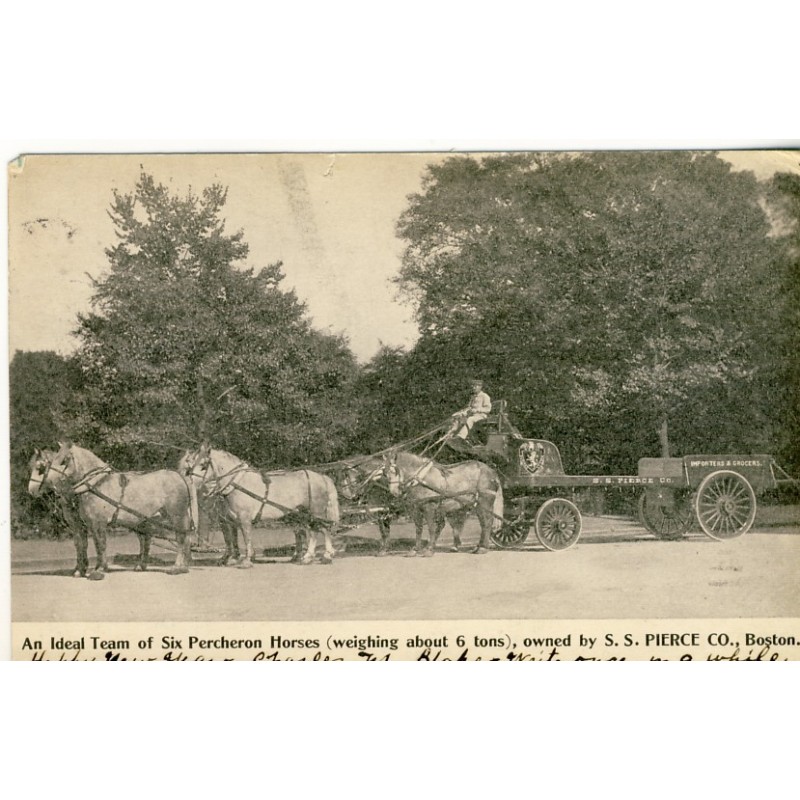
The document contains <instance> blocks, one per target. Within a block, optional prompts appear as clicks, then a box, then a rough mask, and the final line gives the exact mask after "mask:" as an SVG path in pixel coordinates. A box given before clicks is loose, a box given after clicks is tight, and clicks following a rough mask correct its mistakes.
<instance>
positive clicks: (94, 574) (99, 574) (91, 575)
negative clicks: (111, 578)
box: [86, 569, 106, 581]
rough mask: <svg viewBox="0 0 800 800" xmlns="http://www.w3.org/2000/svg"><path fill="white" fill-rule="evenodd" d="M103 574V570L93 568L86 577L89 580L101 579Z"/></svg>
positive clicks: (103, 576)
mask: <svg viewBox="0 0 800 800" xmlns="http://www.w3.org/2000/svg"><path fill="white" fill-rule="evenodd" d="M105 576H106V574H105V572H102V571H100V570H96V569H95V570H92V572H90V573H89V574H88V575H87V576H86V577H87V578H89V580H90V581H101V580H103V578H105Z"/></svg>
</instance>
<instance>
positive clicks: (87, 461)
mask: <svg viewBox="0 0 800 800" xmlns="http://www.w3.org/2000/svg"><path fill="white" fill-rule="evenodd" d="M69 450H70V452H71V453H72V457H73V459H74V461H75V466H76V467H77V468H78V469H79V470H80V471H82V473H83V474H84V475H85V474H86V473H87V472H89V471H90V470H93V469H98V468H101V467H108V466H109V464H107V463H106V462H105V461H103V459H102V458H100V456H98V455H95V454H94V453H93V452H92V451H91V450H87V449H86V448H85V447H78V445H76V444H73V445H70V447H69Z"/></svg>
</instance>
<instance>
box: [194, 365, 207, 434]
mask: <svg viewBox="0 0 800 800" xmlns="http://www.w3.org/2000/svg"><path fill="white" fill-rule="evenodd" d="M195 391H196V392H197V402H198V405H199V406H200V409H201V414H200V418H199V419H198V421H197V425H198V431H197V432H198V433H199V434H200V440H201V441H203V442H205V440H206V437H207V436H208V417H209V413H208V403H206V393H205V391H204V390H203V379H202V377H201V376H200V371H199V370H198V371H197V373H196V374H195Z"/></svg>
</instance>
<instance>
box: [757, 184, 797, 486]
mask: <svg viewBox="0 0 800 800" xmlns="http://www.w3.org/2000/svg"><path fill="white" fill-rule="evenodd" d="M773 186H774V189H775V195H774V196H773V201H774V204H773V207H774V208H775V209H776V225H777V226H778V227H779V229H780V231H781V233H782V234H783V235H782V236H781V243H782V245H783V248H782V250H781V257H780V260H779V262H778V264H777V269H776V274H777V280H779V281H780V286H781V293H780V302H779V308H780V310H781V314H780V323H779V325H778V326H777V327H776V328H775V329H774V330H773V331H772V337H771V341H770V345H771V347H772V349H773V351H774V353H775V355H774V357H773V358H772V359H770V360H769V361H768V362H767V364H768V366H769V367H771V370H769V371H768V372H767V374H766V376H765V382H764V383H765V393H766V394H767V396H768V397H769V402H770V403H771V404H772V406H773V407H774V408H775V410H776V412H777V414H778V415H779V417H780V420H781V424H780V425H778V426H776V438H777V439H778V441H779V449H780V452H781V455H782V456H783V458H784V459H785V463H786V464H787V466H789V467H790V468H791V469H792V471H793V472H794V474H798V472H800V358H798V355H797V354H798V353H800V175H797V174H792V173H780V174H778V175H776V176H775V177H774V179H773Z"/></svg>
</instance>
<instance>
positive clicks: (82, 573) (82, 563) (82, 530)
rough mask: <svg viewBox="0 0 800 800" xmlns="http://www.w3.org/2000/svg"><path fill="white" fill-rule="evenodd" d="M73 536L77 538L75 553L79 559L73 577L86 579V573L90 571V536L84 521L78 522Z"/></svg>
mask: <svg viewBox="0 0 800 800" xmlns="http://www.w3.org/2000/svg"><path fill="white" fill-rule="evenodd" d="M72 535H73V536H74V538H75V552H76V555H77V558H78V563H77V564H76V566H75V571H74V572H73V573H72V577H73V578H85V577H86V571H87V570H88V569H89V534H88V533H87V531H86V526H85V525H84V524H83V521H82V520H78V524H77V525H76V526H75V527H74V528H73V534H72Z"/></svg>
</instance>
